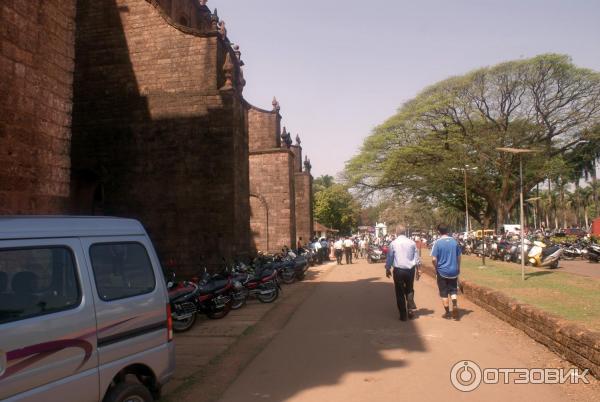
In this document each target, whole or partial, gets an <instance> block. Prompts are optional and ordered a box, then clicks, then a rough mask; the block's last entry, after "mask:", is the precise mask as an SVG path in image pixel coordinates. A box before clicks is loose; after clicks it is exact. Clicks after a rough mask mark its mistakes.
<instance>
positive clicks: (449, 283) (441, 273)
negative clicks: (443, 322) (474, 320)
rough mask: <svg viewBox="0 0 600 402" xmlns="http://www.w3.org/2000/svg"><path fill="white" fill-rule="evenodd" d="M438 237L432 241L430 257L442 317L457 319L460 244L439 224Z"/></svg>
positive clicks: (444, 226)
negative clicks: (442, 306) (442, 312)
mask: <svg viewBox="0 0 600 402" xmlns="http://www.w3.org/2000/svg"><path fill="white" fill-rule="evenodd" d="M437 230H438V232H439V234H440V236H441V237H440V238H439V239H438V240H436V242H435V243H433V247H432V248H431V257H432V258H431V259H432V262H433V266H434V267H435V272H436V274H437V285H438V289H439V291H440V297H441V298H442V304H443V305H444V310H446V312H445V313H444V316H443V317H444V318H446V319H449V318H450V317H452V318H454V319H455V320H458V299H457V293H458V292H457V290H458V275H459V274H460V246H459V245H458V243H457V242H456V240H454V239H453V238H452V237H450V236H448V227H447V226H446V225H444V224H440V225H438V227H437ZM448 298H450V299H451V300H452V315H450V302H449V300H448Z"/></svg>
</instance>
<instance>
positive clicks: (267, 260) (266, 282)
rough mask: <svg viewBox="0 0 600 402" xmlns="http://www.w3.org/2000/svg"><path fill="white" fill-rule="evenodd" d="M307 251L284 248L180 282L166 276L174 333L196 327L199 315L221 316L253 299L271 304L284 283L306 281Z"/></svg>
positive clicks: (175, 278) (311, 259)
mask: <svg viewBox="0 0 600 402" xmlns="http://www.w3.org/2000/svg"><path fill="white" fill-rule="evenodd" d="M312 257H313V256H312V255H311V254H310V252H309V251H308V250H300V252H299V253H298V254H296V253H293V252H290V251H289V250H285V251H283V252H282V253H281V254H277V255H259V256H258V257H256V258H254V259H253V260H252V261H248V262H247V263H244V262H241V261H234V262H231V263H229V264H223V267H222V269H221V270H220V272H219V273H210V272H208V270H207V269H206V268H204V269H203V272H202V274H201V275H200V276H199V277H197V278H192V279H191V280H183V281H180V280H178V278H177V277H176V275H175V273H174V272H171V273H170V274H169V275H168V278H167V287H168V289H169V301H170V307H171V319H172V320H173V330H174V331H175V332H183V331H187V330H189V329H190V328H192V327H193V326H194V323H195V322H196V318H197V316H198V314H204V315H206V316H207V317H208V318H211V319H220V318H223V317H225V316H227V314H229V312H230V311H231V310H237V309H240V308H242V307H243V306H244V305H245V304H246V302H247V301H248V300H249V299H251V298H256V299H258V300H259V301H260V302H262V303H272V302H274V301H275V300H277V298H278V297H279V294H280V292H281V285H280V284H281V282H283V283H285V284H291V283H294V282H295V281H300V280H303V279H304V277H305V275H306V271H307V270H308V268H309V266H310V265H314V264H316V263H318V261H319V260H320V261H322V260H321V259H319V258H317V259H313V258H312Z"/></svg>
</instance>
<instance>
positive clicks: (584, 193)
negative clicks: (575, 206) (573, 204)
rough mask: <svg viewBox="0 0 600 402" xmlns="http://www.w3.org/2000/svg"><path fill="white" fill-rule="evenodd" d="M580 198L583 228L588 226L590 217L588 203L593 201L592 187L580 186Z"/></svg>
mask: <svg viewBox="0 0 600 402" xmlns="http://www.w3.org/2000/svg"><path fill="white" fill-rule="evenodd" d="M580 200H581V205H582V206H583V215H584V220H585V228H586V229H587V228H589V227H590V217H589V210H590V205H591V204H592V203H593V202H594V193H593V189H592V187H591V186H588V187H582V188H581V189H580Z"/></svg>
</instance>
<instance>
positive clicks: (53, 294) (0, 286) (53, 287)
mask: <svg viewBox="0 0 600 402" xmlns="http://www.w3.org/2000/svg"><path fill="white" fill-rule="evenodd" d="M80 302H81V290H80V287H79V281H78V279H77V272H76V268H75V262H74V258H73V253H72V252H71V250H70V249H68V248H66V247H47V248H22V249H0V324H2V323H6V322H10V321H17V320H23V319H26V318H31V317H35V316H39V315H44V314H50V313H54V312H58V311H62V310H68V309H72V308H75V307H77V306H78V305H79V304H80Z"/></svg>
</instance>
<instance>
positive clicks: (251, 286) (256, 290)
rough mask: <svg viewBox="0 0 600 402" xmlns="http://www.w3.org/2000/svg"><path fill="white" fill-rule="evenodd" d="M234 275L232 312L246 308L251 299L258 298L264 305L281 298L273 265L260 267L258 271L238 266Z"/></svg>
mask: <svg viewBox="0 0 600 402" xmlns="http://www.w3.org/2000/svg"><path fill="white" fill-rule="evenodd" d="M232 274H233V285H234V291H233V294H232V297H233V304H232V306H231V309H232V310H237V309H239V308H241V307H242V306H244V304H246V301H247V300H248V298H249V297H256V298H257V299H258V300H259V301H261V302H262V303H272V302H274V301H275V300H276V299H277V298H278V297H279V291H280V289H281V287H280V285H279V281H278V279H277V270H276V269H275V268H274V267H273V265H272V264H270V265H264V266H259V267H258V268H257V269H256V270H253V269H252V268H250V267H248V266H247V265H245V264H237V265H235V266H234V268H233V272H232Z"/></svg>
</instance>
